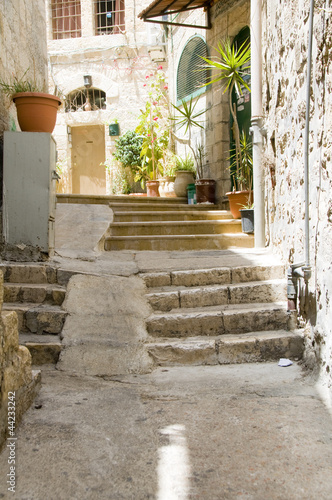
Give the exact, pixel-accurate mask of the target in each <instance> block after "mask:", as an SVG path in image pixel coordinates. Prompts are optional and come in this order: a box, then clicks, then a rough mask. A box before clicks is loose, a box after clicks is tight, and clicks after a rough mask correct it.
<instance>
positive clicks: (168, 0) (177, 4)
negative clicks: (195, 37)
mask: <svg viewBox="0 0 332 500" xmlns="http://www.w3.org/2000/svg"><path fill="white" fill-rule="evenodd" d="M211 3H213V0H154V1H153V2H152V3H151V4H150V5H149V6H148V7H147V8H146V9H144V10H143V11H142V12H141V13H140V14H139V15H138V17H139V18H140V19H143V21H145V22H150V23H159V24H170V25H173V26H187V27H189V28H204V29H211V20H210V5H211ZM193 9H205V10H206V14H207V24H206V25H205V26H197V24H195V25H192V24H186V23H180V22H176V20H175V19H176V14H179V13H180V12H186V11H188V10H193ZM171 15H174V17H173V20H172V19H170V16H171ZM160 17H161V18H162V19H156V18H160ZM174 18H175V19H174Z"/></svg>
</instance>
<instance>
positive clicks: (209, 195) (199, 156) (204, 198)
mask: <svg viewBox="0 0 332 500" xmlns="http://www.w3.org/2000/svg"><path fill="white" fill-rule="evenodd" d="M206 156H207V155H206V152H205V149H204V146H203V145H202V144H198V146H197V147H196V150H195V161H196V172H197V179H196V183H195V184H196V200H197V203H198V204H200V203H206V204H215V200H216V181H215V180H214V179H206V178H204V177H203V163H204V158H205V157H206Z"/></svg>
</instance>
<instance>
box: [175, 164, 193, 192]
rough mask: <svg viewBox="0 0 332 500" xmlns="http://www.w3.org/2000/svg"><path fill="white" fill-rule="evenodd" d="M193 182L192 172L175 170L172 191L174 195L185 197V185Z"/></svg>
mask: <svg viewBox="0 0 332 500" xmlns="http://www.w3.org/2000/svg"><path fill="white" fill-rule="evenodd" d="M194 182H195V178H194V174H193V173H192V172H189V171H188V170H177V171H176V172H175V182H174V191H175V194H176V196H179V197H186V196H187V186H188V184H192V183H194Z"/></svg>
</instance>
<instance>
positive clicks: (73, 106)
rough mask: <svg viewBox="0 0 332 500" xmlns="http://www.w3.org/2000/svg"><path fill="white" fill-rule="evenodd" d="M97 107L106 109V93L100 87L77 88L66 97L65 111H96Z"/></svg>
mask: <svg viewBox="0 0 332 500" xmlns="http://www.w3.org/2000/svg"><path fill="white" fill-rule="evenodd" d="M98 109H106V94H105V92H103V91H102V90H100V89H93V88H90V89H78V90H74V91H73V92H71V93H70V94H68V95H67V97H66V104H65V110H66V113H68V112H69V111H96V110H98Z"/></svg>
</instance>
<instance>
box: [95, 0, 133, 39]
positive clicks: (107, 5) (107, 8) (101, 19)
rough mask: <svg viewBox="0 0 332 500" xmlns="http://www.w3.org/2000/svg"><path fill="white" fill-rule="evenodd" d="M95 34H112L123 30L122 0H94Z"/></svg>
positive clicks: (123, 8)
mask: <svg viewBox="0 0 332 500" xmlns="http://www.w3.org/2000/svg"><path fill="white" fill-rule="evenodd" d="M94 2H95V18H96V35H112V34H116V33H121V32H122V31H124V30H125V2H124V0H94Z"/></svg>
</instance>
